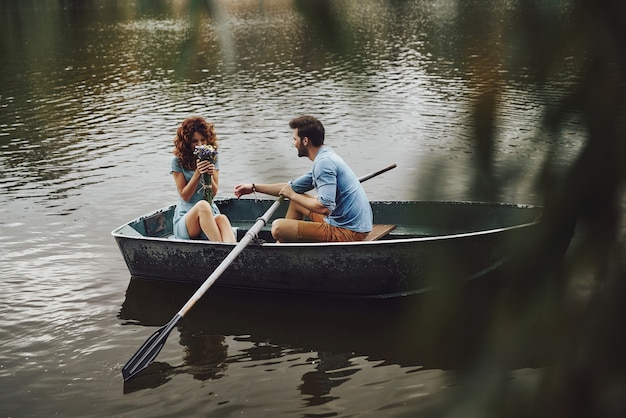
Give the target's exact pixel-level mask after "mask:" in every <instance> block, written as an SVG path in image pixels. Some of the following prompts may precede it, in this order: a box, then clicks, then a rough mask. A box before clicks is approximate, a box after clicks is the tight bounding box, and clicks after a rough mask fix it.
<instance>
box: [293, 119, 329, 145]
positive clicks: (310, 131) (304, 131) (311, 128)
mask: <svg viewBox="0 0 626 418" xmlns="http://www.w3.org/2000/svg"><path fill="white" fill-rule="evenodd" d="M289 127H290V128H291V129H297V130H298V136H299V137H300V138H304V137H305V136H306V137H307V138H309V141H311V142H312V143H313V146H315V147H319V146H320V145H323V144H324V132H325V131H324V125H322V122H320V121H319V120H318V119H317V118H315V117H313V116H308V115H305V116H298V117H297V118H295V119H292V120H291V121H290V122H289Z"/></svg>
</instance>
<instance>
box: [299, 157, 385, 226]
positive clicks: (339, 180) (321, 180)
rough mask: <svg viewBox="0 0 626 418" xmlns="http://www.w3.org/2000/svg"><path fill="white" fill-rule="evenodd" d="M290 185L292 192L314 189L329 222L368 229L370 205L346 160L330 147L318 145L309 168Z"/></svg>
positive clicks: (333, 224) (370, 212) (369, 224)
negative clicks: (327, 211)
mask: <svg viewBox="0 0 626 418" xmlns="http://www.w3.org/2000/svg"><path fill="white" fill-rule="evenodd" d="M291 187H292V188H293V190H294V191H295V192H296V193H305V192H308V191H309V190H312V189H316V191H317V199H318V200H319V201H320V202H321V203H322V204H323V205H324V206H326V207H327V208H328V210H329V211H330V215H328V216H327V217H326V218H325V219H326V222H328V223H329V224H330V225H332V226H338V227H340V228H346V229H349V230H351V231H355V232H369V231H371V230H372V223H373V220H372V219H373V215H372V207H371V206H370V202H369V199H368V198H367V195H366V194H365V190H363V187H362V186H361V183H360V182H359V179H358V178H357V176H356V175H355V174H354V172H352V170H351V169H350V167H349V166H348V164H346V162H345V161H344V160H343V159H342V158H341V157H340V156H339V155H337V154H336V153H335V152H334V151H333V150H331V149H330V148H328V147H326V146H323V147H322V148H320V150H319V151H318V153H317V155H316V156H315V160H313V167H312V168H311V171H309V172H308V173H306V174H304V175H302V176H300V177H299V178H297V179H295V180H294V181H293V182H291Z"/></svg>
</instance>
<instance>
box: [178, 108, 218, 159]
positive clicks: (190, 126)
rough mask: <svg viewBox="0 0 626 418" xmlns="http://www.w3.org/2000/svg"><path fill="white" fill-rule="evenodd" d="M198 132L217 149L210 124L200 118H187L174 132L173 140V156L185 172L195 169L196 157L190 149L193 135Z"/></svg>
mask: <svg viewBox="0 0 626 418" xmlns="http://www.w3.org/2000/svg"><path fill="white" fill-rule="evenodd" d="M196 132H198V133H199V134H200V135H202V137H203V138H204V139H205V140H206V141H207V142H208V144H209V145H211V146H212V147H213V148H215V149H217V135H216V134H215V127H214V125H213V124H212V123H208V122H207V121H206V120H204V118H202V117H200V116H193V117H190V118H187V119H185V120H184V121H183V123H181V125H180V126H179V127H178V129H177V130H176V138H174V155H175V156H177V157H178V159H179V160H180V165H181V166H182V167H183V168H185V169H187V170H195V169H196V160H197V158H196V156H195V155H194V153H193V152H194V151H195V150H194V149H193V147H192V145H191V144H192V138H193V134H194V133H196Z"/></svg>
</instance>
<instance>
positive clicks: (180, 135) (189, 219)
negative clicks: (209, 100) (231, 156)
mask: <svg viewBox="0 0 626 418" xmlns="http://www.w3.org/2000/svg"><path fill="white" fill-rule="evenodd" d="M197 145H211V146H212V147H213V148H214V149H217V135H215V129H214V127H213V124H212V123H207V121H205V120H204V119H203V118H201V117H191V118H188V119H185V120H184V121H183V123H182V124H181V126H180V127H179V128H178V130H177V131H176V138H174V157H172V163H171V166H172V175H173V176H174V181H175V182H176V188H177V189H178V195H179V200H178V205H176V211H175V212H174V236H175V237H176V238H181V239H195V238H205V237H206V238H208V239H209V240H210V241H220V242H236V238H235V234H234V232H233V229H232V227H231V225H230V221H229V220H228V218H227V217H226V215H222V214H220V212H219V209H218V208H217V206H216V205H215V204H214V203H213V204H210V203H209V202H207V201H206V200H204V193H203V192H204V190H203V188H204V184H203V182H202V174H204V173H208V174H210V175H211V184H210V185H207V186H208V187H211V188H212V190H213V195H214V196H215V195H216V194H217V186H218V184H219V167H220V164H219V155H218V157H217V160H216V161H215V164H211V163H210V162H208V161H199V160H198V159H197V158H196V156H195V154H194V151H195V147H196V146H197Z"/></svg>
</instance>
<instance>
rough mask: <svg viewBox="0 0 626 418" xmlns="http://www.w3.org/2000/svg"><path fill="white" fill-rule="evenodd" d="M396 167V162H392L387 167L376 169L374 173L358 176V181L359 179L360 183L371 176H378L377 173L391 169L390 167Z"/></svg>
mask: <svg viewBox="0 0 626 418" xmlns="http://www.w3.org/2000/svg"><path fill="white" fill-rule="evenodd" d="M396 167H397V164H396V163H393V164H391V165H390V166H387V167H385V168H383V169H381V170H378V171H376V172H375V173H370V174H366V175H364V176H363V177H360V178H359V181H360V182H361V183H363V182H364V181H366V180H369V179H371V178H372V177H376V176H378V175H379V174H383V173H385V172H387V171H389V170H391V169H392V168H396Z"/></svg>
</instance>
